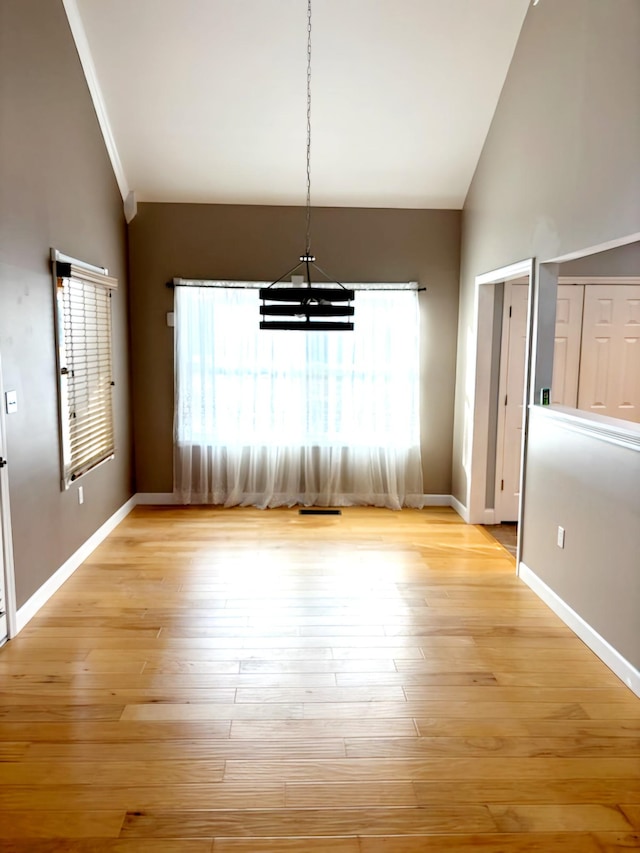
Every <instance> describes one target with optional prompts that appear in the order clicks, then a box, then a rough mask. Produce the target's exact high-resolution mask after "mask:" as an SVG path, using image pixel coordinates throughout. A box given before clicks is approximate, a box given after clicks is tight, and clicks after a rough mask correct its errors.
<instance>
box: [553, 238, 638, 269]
mask: <svg viewBox="0 0 640 853" xmlns="http://www.w3.org/2000/svg"><path fill="white" fill-rule="evenodd" d="M558 274H559V275H579V276H588V275H600V276H602V275H614V276H617V275H623V276H628V275H634V276H635V275H637V276H640V242H636V243H630V244H629V245H628V246H620V247H619V248H617V249H609V250H608V251H606V252H596V253H595V254H593V255H587V257H584V258H578V259H576V260H575V261H566V262H565V263H564V264H561V265H560V270H559V273H558Z"/></svg>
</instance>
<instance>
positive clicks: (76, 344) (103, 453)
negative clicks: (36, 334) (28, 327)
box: [56, 263, 117, 488]
mask: <svg viewBox="0 0 640 853" xmlns="http://www.w3.org/2000/svg"><path fill="white" fill-rule="evenodd" d="M56 283H57V299H56V303H57V310H58V339H59V350H58V352H59V355H58V360H59V386H60V422H61V437H62V442H61V444H62V448H61V449H62V454H61V455H62V467H63V472H62V473H63V485H64V487H65V488H68V486H69V485H70V484H71V483H72V482H73V481H74V480H76V479H78V477H80V476H82V475H83V474H86V473H87V471H90V470H91V469H92V468H95V467H96V465H99V464H101V463H102V462H104V461H106V460H107V459H110V458H111V457H113V455H114V451H115V442H114V428H113V399H112V395H113V392H112V387H113V375H112V348H111V293H112V291H113V289H114V288H115V287H116V286H117V281H116V280H115V279H113V278H110V277H109V276H107V275H103V274H100V273H95V272H89V271H85V270H83V269H82V268H81V267H77V266H75V265H73V264H61V263H58V264H57V265H56Z"/></svg>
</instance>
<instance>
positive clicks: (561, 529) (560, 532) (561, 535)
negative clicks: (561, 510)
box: [558, 527, 564, 548]
mask: <svg viewBox="0 0 640 853" xmlns="http://www.w3.org/2000/svg"><path fill="white" fill-rule="evenodd" d="M558 548H564V527H558Z"/></svg>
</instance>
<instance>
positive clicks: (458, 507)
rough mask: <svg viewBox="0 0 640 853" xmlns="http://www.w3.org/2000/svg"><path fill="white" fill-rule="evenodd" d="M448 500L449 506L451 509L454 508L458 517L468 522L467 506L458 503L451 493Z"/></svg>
mask: <svg viewBox="0 0 640 853" xmlns="http://www.w3.org/2000/svg"><path fill="white" fill-rule="evenodd" d="M449 500H450V504H449V506H451V507H453V509H455V511H456V512H457V513H458V515H459V516H460V518H461V519H462V520H463V521H466V523H467V524H469V510H468V509H467V507H466V506H465V505H464V504H463V503H460V501H459V500H458V498H454V496H453V495H451V496H450V498H449Z"/></svg>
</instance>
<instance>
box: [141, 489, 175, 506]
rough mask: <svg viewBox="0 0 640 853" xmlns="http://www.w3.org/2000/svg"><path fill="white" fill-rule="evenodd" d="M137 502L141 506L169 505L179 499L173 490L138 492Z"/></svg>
mask: <svg viewBox="0 0 640 853" xmlns="http://www.w3.org/2000/svg"><path fill="white" fill-rule="evenodd" d="M136 503H137V504H138V505H139V506H167V505H168V504H177V503H179V501H178V500H177V498H176V496H175V495H174V493H173V492H138V494H137V495H136Z"/></svg>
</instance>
